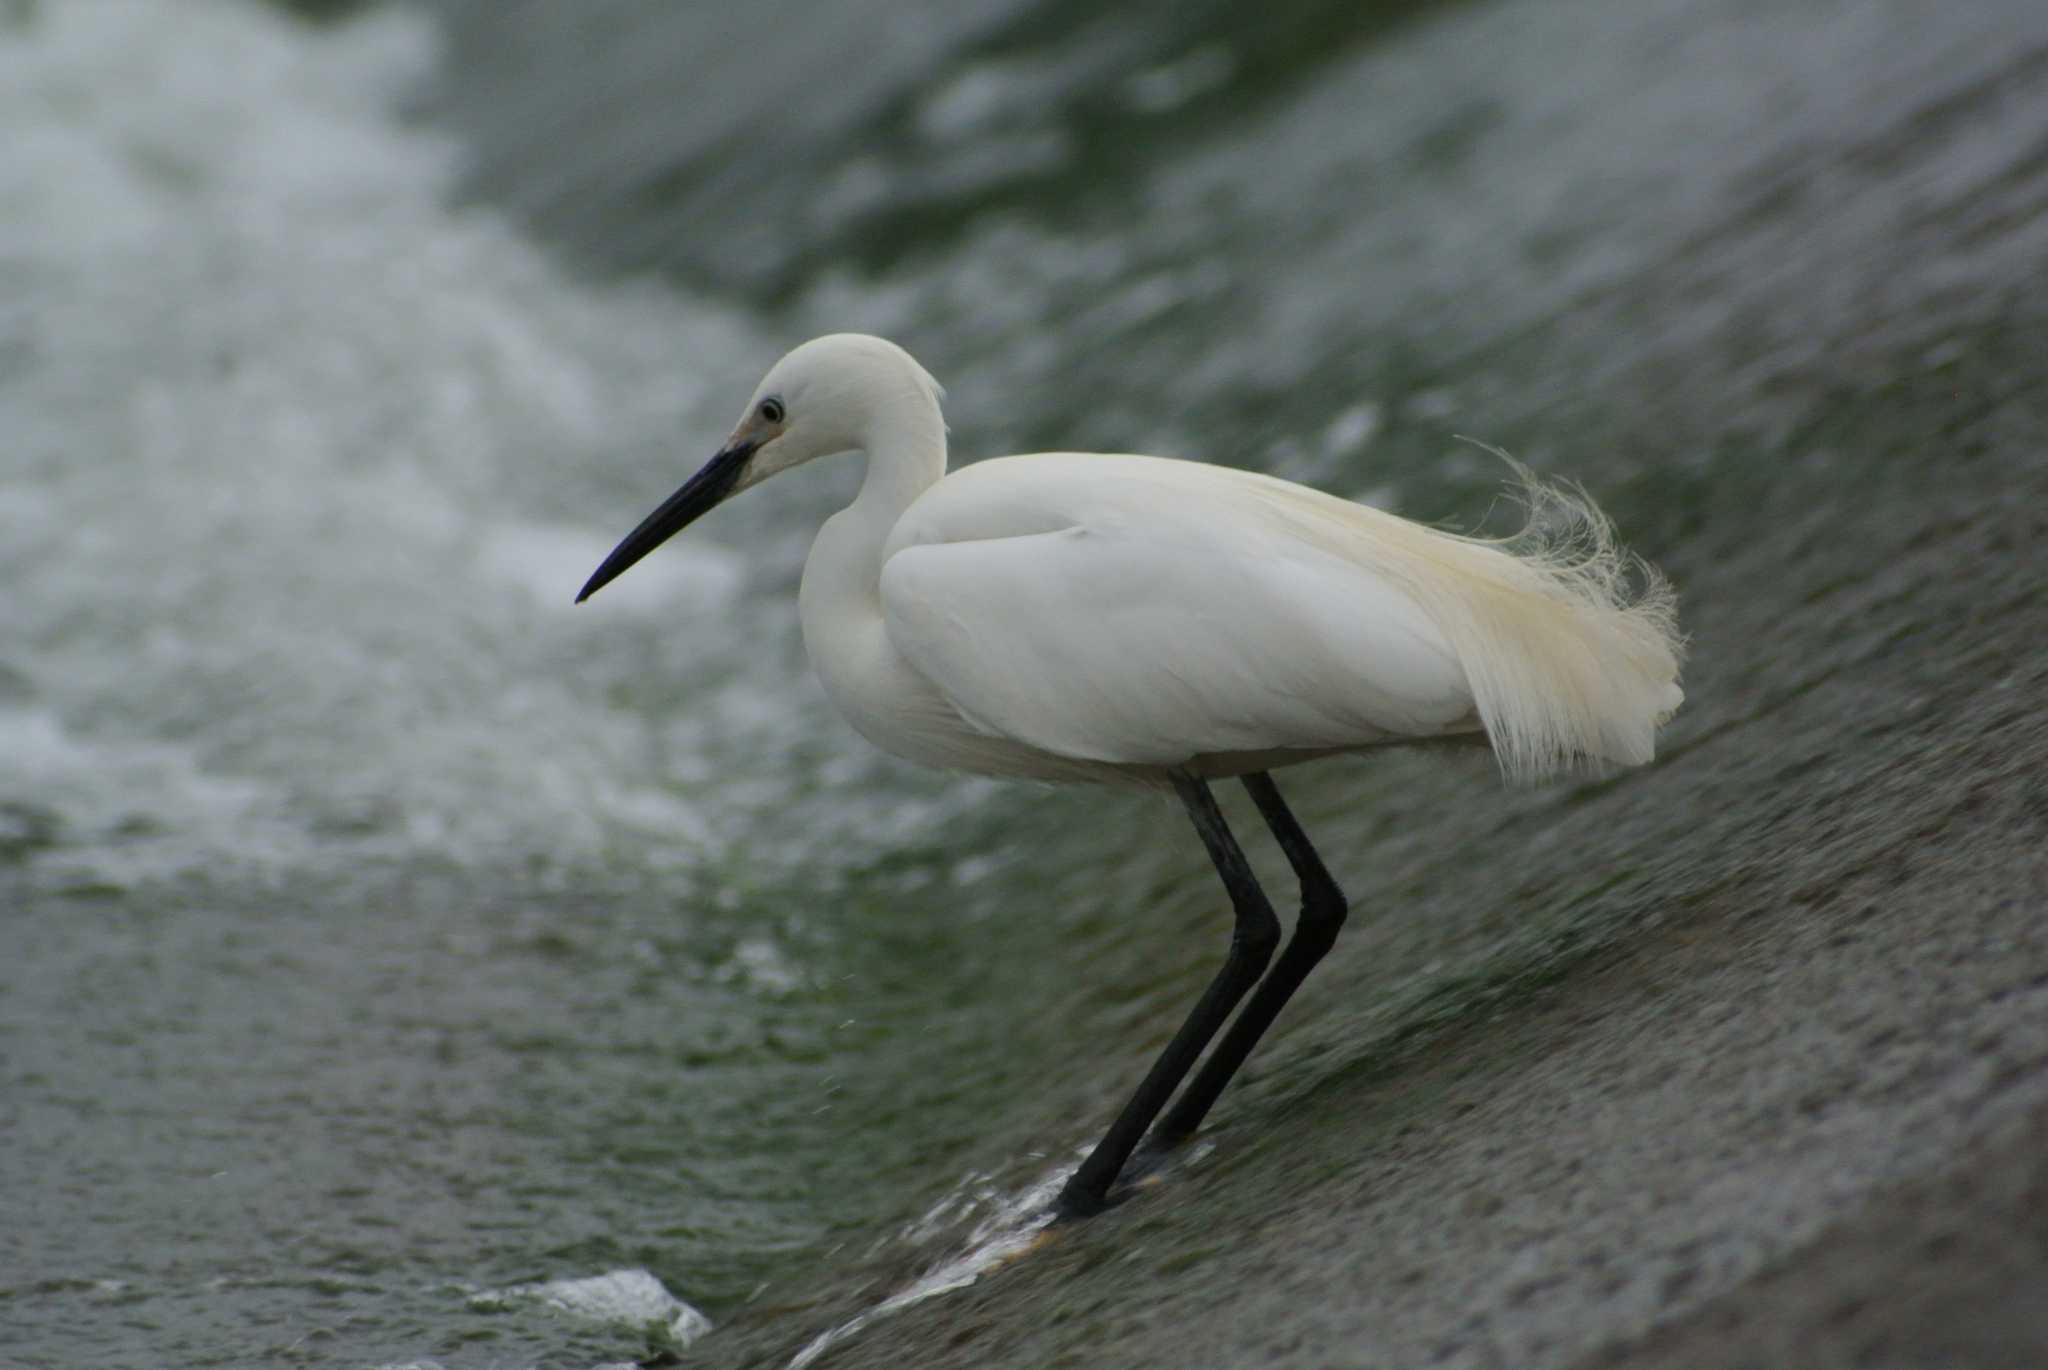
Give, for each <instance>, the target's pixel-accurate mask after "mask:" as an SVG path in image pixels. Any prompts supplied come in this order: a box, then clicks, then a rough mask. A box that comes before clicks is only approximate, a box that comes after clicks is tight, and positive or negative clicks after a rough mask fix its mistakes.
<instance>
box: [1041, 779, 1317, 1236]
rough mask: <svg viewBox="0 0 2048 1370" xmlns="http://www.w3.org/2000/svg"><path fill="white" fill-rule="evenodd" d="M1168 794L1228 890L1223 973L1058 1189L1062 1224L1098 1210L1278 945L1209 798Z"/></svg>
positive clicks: (1247, 870)
mask: <svg viewBox="0 0 2048 1370" xmlns="http://www.w3.org/2000/svg"><path fill="white" fill-rule="evenodd" d="M1173 788H1174V791H1175V792H1176V793H1178V794H1179V795H1180V800H1181V803H1183V804H1185V805H1186V806H1187V810H1188V817H1190V818H1192V819H1193V820H1194V822H1195V831H1196V832H1198V833H1200V834H1201V835H1202V844H1203V845H1204V846H1206V847H1207V848H1208V849H1209V859H1210V860H1211V861H1213V862H1215V863H1216V873H1217V874H1218V875H1221V876H1222V877H1223V884H1224V887H1225V888H1226V889H1228V890H1229V891H1230V903H1231V907H1232V908H1233V909H1234V910H1235V911H1236V914H1237V926H1236V928H1235V929H1234V930H1233V931H1232V932H1231V934H1230V954H1229V955H1228V956H1226V957H1224V959H1223V968H1222V969H1221V970H1219V971H1217V972H1216V978H1215V979H1214V980H1212V981H1210V982H1209V988H1208V989H1206V990H1204V991H1203V993H1202V997H1201V998H1200V999H1199V1000H1197V1001H1196V1002H1195V1007H1194V1011H1193V1012H1191V1013H1189V1014H1188V1019H1187V1021H1186V1022H1185V1023H1182V1024H1181V1027H1180V1031H1179V1032H1176V1033H1175V1034H1174V1035H1173V1040H1172V1041H1171V1042H1168V1043H1167V1044H1166V1050H1164V1051H1162V1052H1160V1053H1159V1059H1158V1060H1157V1061H1155V1062H1153V1065H1152V1069H1151V1071H1150V1072H1149V1073H1147V1074H1146V1076H1145V1079H1144V1082H1143V1083H1142V1084H1140V1085H1139V1086H1138V1089H1137V1092H1136V1093H1135V1094H1133V1095H1131V1101H1130V1102H1129V1103H1127V1104H1125V1105H1124V1111H1123V1112H1122V1113H1119V1114H1118V1115H1117V1118H1116V1121H1115V1122H1114V1123H1111V1124H1110V1126H1109V1131H1108V1132H1106V1133H1104V1134H1103V1138H1102V1140H1101V1141H1100V1142H1098V1143H1096V1146H1095V1150H1093V1151H1091V1152H1089V1153H1088V1159H1087V1160H1085V1161H1083V1162H1081V1168H1080V1169H1079V1170H1076V1171H1075V1172H1074V1174H1073V1176H1072V1178H1070V1179H1069V1180H1068V1181H1067V1183H1066V1187H1065V1188H1064V1189H1062V1190H1060V1197H1059V1210H1060V1212H1061V1213H1062V1214H1064V1215H1066V1216H1068V1217H1074V1218H1081V1217H1087V1216H1088V1215H1089V1214H1091V1213H1099V1212H1101V1211H1102V1209H1103V1208H1104V1207H1105V1206H1106V1204H1107V1203H1108V1195H1109V1186H1110V1185H1111V1184H1112V1183H1114V1182H1115V1180H1116V1177H1117V1172H1118V1171H1120V1170H1122V1169H1123V1168H1124V1162H1125V1161H1127V1160H1129V1159H1130V1155H1131V1152H1132V1151H1133V1150H1135V1149H1136V1148H1137V1145H1138V1140H1139V1139H1140V1138H1141V1137H1143V1136H1144V1135H1145V1129H1146V1128H1148V1127H1150V1126H1151V1125H1152V1120H1153V1119H1154V1118H1156V1117H1158V1116H1159V1110H1160V1109H1161V1108H1163V1107H1165V1105H1166V1101H1167V1099H1168V1098H1169V1097H1171V1095H1172V1094H1173V1091H1174V1087H1175V1086H1176V1085H1178V1084H1179V1083H1180V1082H1181V1080H1182V1079H1183V1078H1184V1077H1185V1076H1186V1075H1187V1073H1188V1069H1189V1067H1191V1066H1193V1065H1194V1063H1195V1059H1196V1058H1197V1057H1199V1056H1200V1055H1201V1054H1202V1048H1203V1047H1205V1046H1207V1045H1208V1044H1209V1039H1210V1038H1211V1037H1214V1036H1215V1035H1216V1030H1217V1029H1218V1028H1220V1027H1221V1026H1223V1020H1224V1019H1226V1018H1228V1017H1229V1016H1230V1011H1231V1010H1232V1009H1234V1008H1236V1007H1237V1002H1238V1000H1240V999H1242V998H1244V995H1245V991H1246V990H1249V989H1250V988H1251V987H1252V986H1253V985H1254V984H1256V983H1258V979H1259V975H1260V973H1261V972H1263V971H1264V970H1265V969H1266V963H1267V962H1268V961H1270V960H1272V959H1273V948H1274V947H1275V946H1277V945H1279V942H1280V920H1279V919H1277V918H1275V917H1274V916H1273V906H1272V905H1271V904H1270V903H1268V902H1267V901H1266V895H1265V892H1264V891H1263V890H1261V889H1260V888H1259V882H1258V879H1257V878H1256V877H1255V876H1254V875H1253V874H1252V868H1251V863H1250V862H1249V861H1246V860H1245V858H1244V852H1243V850H1242V849H1241V848H1239V847H1238V845H1237V839H1236V838H1234V837H1232V836H1231V835H1230V828H1229V825H1227V824H1226V823H1225V822H1224V821H1223V811H1222V810H1221V809H1219V808H1217V807H1216V797H1215V796H1214V795H1212V794H1210V793H1209V787H1208V786H1207V785H1205V784H1203V783H1202V782H1201V781H1199V780H1196V779H1195V778H1194V777H1193V776H1185V775H1176V776H1175V777H1174V778H1173Z"/></svg>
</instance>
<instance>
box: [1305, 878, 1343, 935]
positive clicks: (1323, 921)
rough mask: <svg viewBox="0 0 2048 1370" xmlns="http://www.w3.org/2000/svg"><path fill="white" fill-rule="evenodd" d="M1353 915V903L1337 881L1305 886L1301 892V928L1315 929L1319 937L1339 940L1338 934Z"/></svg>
mask: <svg viewBox="0 0 2048 1370" xmlns="http://www.w3.org/2000/svg"><path fill="white" fill-rule="evenodd" d="M1350 915H1351V901H1350V900H1348V899H1346V898H1345V897H1344V891H1343V890H1341V889H1339V888H1338V887H1337V883H1336V881H1334V880H1332V881H1328V882H1318V883H1316V884H1313V885H1307V886H1304V887H1303V889H1302V891H1301V926H1302V928H1303V929H1314V930H1315V932H1316V934H1317V935H1318V936H1319V937H1322V938H1325V939H1327V940H1329V941H1332V942H1334V941H1336V940H1337V932H1338V930H1339V929H1341V928H1342V927H1343V926H1344V920H1345V919H1346V918H1348V917H1350Z"/></svg>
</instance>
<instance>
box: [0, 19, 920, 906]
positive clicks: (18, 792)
mask: <svg viewBox="0 0 2048 1370" xmlns="http://www.w3.org/2000/svg"><path fill="white" fill-rule="evenodd" d="M437 48H438V39H437V34H436V30H435V29H434V27H433V26H432V24H431V23H430V22H428V20H427V19H426V18H425V17H423V16H422V15H420V14H418V13H415V12H412V11H409V10H404V9H400V8H396V7H380V8H378V9H375V10H374V11H372V12H370V13H369V14H367V15H366V16H364V17H361V18H359V19H356V20H354V21H351V22H349V23H346V24H343V25H340V26H330V27H324V28H317V29H316V28H313V27H309V26H306V25H303V24H301V23H298V22H296V21H294V20H292V19H291V18H289V17H288V16H286V15H283V14H281V13H279V12H277V11H275V10H272V9H271V8H269V7H267V6H262V5H258V4H255V3H253V2H252V0H176V2H175V3H169V2H167V0H155V2H154V3H151V2H150V0H95V2H94V3H89V4H87V3H80V4H68V3H67V4H55V5H41V6H36V7H32V8H31V9H30V10H29V11H28V17H27V18H26V19H25V20H22V21H17V22H15V23H14V24H12V25H11V26H10V27H9V29H8V31H7V34H6V41H5V42H4V43H0V127H4V128H5V129H6V130H7V137H6V138H5V139H0V433H4V434H5V435H6V440H5V446H4V450H0V460H4V462H5V463H6V471H5V475H6V479H7V484H8V486H9V498H8V499H7V500H6V501H4V502H0V575H4V576H5V578H6V582H7V583H8V584H9V585H10V586H14V587H22V588H20V589H18V590H17V592H16V593H12V594H10V595H8V596H6V597H5V598H4V601H0V644H4V650H5V652H6V653H7V656H6V658H5V659H4V660H0V667H5V668H6V671H7V679H8V680H9V682H10V683H11V684H15V685H19V686H20V688H19V689H18V690H12V691H11V693H10V697H9V698H8V699H7V701H6V703H7V705H8V707H11V708H13V709H15V710H16V712H15V713H14V714H13V715H12V716H10V717H9V718H6V719H0V729H4V730H6V731H7V733H8V735H9V736H10V737H12V738H14V739H15V740H16V741H17V742H18V743H19V744H20V747H21V750H20V751H19V752H18V753H17V752H16V751H10V753H9V755H10V760H12V758H13V757H14V756H15V755H17V754H19V755H22V756H24V757H25V758H26V760H25V761H24V763H23V764H20V765H10V766H9V767H8V768H7V770H6V773H5V774H0V800H6V801H11V802H16V803H22V804H28V805H31V806H33V807H35V808H36V809H37V810H39V811H44V812H48V813H51V814H53V815H54V816H55V818H56V820H57V821H56V825H55V826H56V830H57V843H56V845H55V847H53V848H52V849H51V850H49V851H47V852H45V853H43V854H42V855H41V856H39V857H38V858H37V862H38V868H39V869H41V870H44V872H45V873H47V874H49V875H50V876H51V877H52V878H56V879H62V880H74V879H77V878H80V877H81V876H83V877H85V878H89V879H99V880H108V881H115V882H120V883H124V884H125V883H129V882H133V881H135V880H139V879H150V878H155V877H160V876H167V875H175V874H178V873H180V872H206V873H208V874H209V875H210V876H212V877H215V878H221V877H225V878H235V872H238V871H239V872H243V873H248V872H251V871H254V872H256V873H257V874H258V875H259V876H263V875H267V876H277V875H279V874H281V873H287V872H293V871H303V870H306V869H308V868H314V869H321V868H333V869H346V870H354V869H357V868H358V867H360V865H361V863H362V862H363V861H364V860H365V859H366V858H368V859H372V860H390V861H399V862H410V861H418V860H429V861H433V862H436V863H453V864H455V865H457V866H472V865H473V866H479V867H489V868H497V867H501V866H502V867H504V868H507V869H518V870H521V871H523V872H529V873H531V872H537V874H533V875H531V877H530V878H533V879H539V880H546V879H549V878H553V877H552V876H551V875H550V873H555V874H556V875H560V874H561V873H563V872H570V873H573V872H574V871H577V870H586V869H600V870H610V869H613V868H614V867H616V866H617V865H618V864H619V863H620V862H622V861H623V862H625V863H626V864H627V865H628V866H630V867H633V868H638V869H643V870H662V869H669V868H675V867H689V866H694V865H698V864H701V863H702V862H703V861H705V860H706V859H707V858H712V857H715V855H716V854H717V852H718V851H719V850H721V849H722V847H723V844H724V843H725V842H726V841H728V840H729V839H730V837H731V836H732V832H733V830H734V829H735V828H738V829H741V830H744V829H745V827H746V826H747V825H748V824H749V823H751V822H754V821H756V819H757V818H758V819H759V821H761V822H774V821H777V820H778V818H779V816H780V815H782V814H784V813H785V812H789V813H792V814H794V815H795V817H793V818H792V820H791V821H793V822H794V821H797V820H798V819H800V821H801V823H802V824H803V825H804V830H805V833H806V837H805V839H804V842H799V843H794V844H784V843H762V844H760V845H761V847H762V849H763V850H766V851H771V852H776V853H781V852H784V851H787V852H789V853H790V855H791V857H792V859H802V858H803V857H804V856H805V854H806V849H805V842H812V841H814V842H815V843H816V844H818V845H817V846H816V847H815V850H818V851H825V850H831V849H832V844H835V843H837V844H843V843H845V842H846V841H847V840H848V839H849V837H853V838H855V839H856V840H857V838H858V836H859V834H860V833H862V832H864V831H867V830H868V829H872V830H873V832H874V833H875V834H876V835H882V834H886V833H887V832H889V831H891V830H893V829H894V828H895V827H896V826H897V825H898V824H899V822H900V820H901V817H902V816H901V814H899V813H897V812H896V811H895V809H894V808H893V807H892V801H890V800H889V799H888V798H887V797H886V796H883V797H880V798H877V797H874V796H870V797H868V798H867V799H866V801H865V802H862V803H847V802H844V801H845V799H846V797H847V795H846V791H845V789H843V788H836V789H834V791H833V792H832V793H831V794H829V795H827V796H825V798H827V799H829V800H831V801H833V802H821V803H818V804H815V805H813V806H812V807H810V808H808V809H804V810H802V811H801V812H800V813H799V812H798V811H797V810H796V809H794V808H792V806H791V805H790V803H789V802H788V801H789V800H790V797H791V796H792V794H794V793H801V794H804V795H810V796H815V795H817V793H818V787H817V785H816V784H815V782H814V781H813V779H812V778H811V777H810V776H809V775H807V774H806V773H805V770H804V763H803V762H802V761H801V760H800V759H799V758H801V757H804V756H808V755H814V754H816V753H817V752H818V751H819V750H821V749H820V747H819V746H818V743H817V738H818V736H819V734H820V733H822V732H826V731H828V730H829V731H831V733H832V735H833V737H834V739H835V741H834V742H833V743H829V744H827V746H826V747H824V748H823V749H822V750H825V751H827V752H828V753H829V752H830V751H831V750H832V749H833V748H834V747H835V746H843V747H845V748H847V749H849V750H850V749H852V748H855V747H858V746H859V745H860V744H859V743H858V742H857V740H855V739H853V738H852V737H851V736H850V735H849V734H845V733H844V732H843V730H842V729H840V728H839V726H838V725H837V723H836V721H835V720H833V719H832V718H831V717H830V716H829V715H828V714H827V713H826V712H825V711H823V710H822V709H820V708H819V707H818V703H819V701H818V698H817V694H816V687H815V686H814V685H813V684H812V683H811V682H810V681H809V680H808V678H807V677H806V676H805V674H804V673H803V672H802V670H801V664H800V661H793V660H792V658H791V655H790V653H789V650H788V649H789V647H790V645H791V644H792V643H793V642H794V640H795V633H794V625H793V622H792V620H791V614H790V611H789V609H788V607H787V606H786V604H785V603H784V601H785V600H786V598H787V593H788V592H787V586H788V584H789V583H790V582H791V581H793V579H794V576H795V570H796V561H797V560H798V559H799V558H800V557H801V555H802V552H803V547H804V545H805V543H806V541H807V538H806V537H804V536H799V535H796V534H797V532H799V531H800V530H801V527H802V526H803V525H805V524H807V523H810V522H812V521H814V520H815V518H816V517H817V515H818V513H819V512H820V511H818V510H817V509H815V508H812V507H809V506H808V505H807V504H806V501H805V498H804V495H803V493H802V492H803V490H805V489H806V488H809V489H812V490H814V491H816V490H821V489H822V488H823V487H822V486H818V485H816V484H813V485H811V486H809V487H806V486H805V485H804V484H803V483H801V482H792V488H790V489H785V490H778V491H777V492H776V493H775V494H774V495H773V496H771V497H762V498H758V499H756V500H748V501H741V502H739V503H738V504H736V505H735V506H734V508H733V509H731V510H729V511H728V510H721V511H720V512H719V514H718V515H717V516H716V517H715V518H714V519H713V520H711V521H710V522H709V525H708V526H707V527H705V528H704V529H702V530H692V534H691V536H690V537H688V538H686V539H683V540H680V541H679V542H678V543H677V544H676V545H674V546H672V547H668V548H664V549H663V550H662V551H661V552H660V553H659V554H657V555H656V556H654V557H651V558H649V559H648V561H647V562H645V563H643V564H642V565H641V566H639V567H637V568H635V570H634V572H633V574H632V575H631V576H629V577H626V578H624V579H623V580H622V581H621V582H619V583H618V584H617V585H615V586H612V587H610V588H608V589H607V590H606V591H605V593H604V595H603V597H602V598H600V599H598V600H596V601H594V602H593V603H592V604H591V605H589V606H586V607H584V608H582V609H574V608H572V606H571V597H572V596H573V594H574V593H575V590H576V589H577V587H578V586H579V585H580V584H581V583H582V580H583V577H584V576H586V575H587V574H588V573H589V571H590V569H591V568H592V567H593V566H595V565H596V563H597V561H598V560H599V559H600V558H601V557H602V556H603V554H604V553H605V551H607V550H608V549H609V547H610V546H611V544H612V542H613V541H614V540H616V538H617V537H618V536H620V535H621V534H623V533H624V532H625V531H626V530H627V529H628V528H630V527H631V526H632V525H633V524H634V523H635V522H637V521H638V519H639V518H640V517H641V515H642V514H644V513H645V512H646V510H647V509H648V508H650V507H652V505H653V504H654V503H656V502H658V501H659V500H660V499H661V498H662V497H664V496H665V495H666V494H668V493H669V491H670V490H672V489H673V488H674V487H675V485H676V484H678V483H680V482H681V480H682V479H684V478H685V477H686V476H687V475H688V474H689V472H690V471H691V470H692V469H693V468H694V466H695V465H696V464H697V461H698V460H699V459H700V458H701V457H702V456H703V455H705V454H706V453H707V452H708V450H709V445H710V444H712V443H715V442H716V440H717V438H718V437H719V436H721V435H722V434H723V433H724V432H725V430H726V428H727V427H728V426H729V424H730V421H731V418H732V417H733V416H732V414H731V413H730V412H727V411H728V410H730V409H732V408H734V407H735V406H736V405H737V404H738V403H739V402H740V401H741V400H742V399H743V398H744V396H745V395H746V393H747V392H748V389H749V387H751V385H752V384H753V382H754V380H755V379H756V377H757V375H758V372H759V370H760V368H761V367H762V366H763V365H765V363H766V362H767V361H769V360H772V358H773V356H774V355H775V353H776V352H777V351H779V350H780V346H781V344H782V343H784V342H786V341H787V340H786V339H781V338H776V339H768V338H764V337H761V336H758V335H757V334H756V333H755V332H754V330H753V329H752V328H751V326H750V325H749V324H747V323H746V322H745V321H744V320H743V319H741V318H740V317H738V316H736V315H734V314H732V313H731V312H730V311H727V310H724V309H721V308H719V307H716V306H714V305H712V304H710V303H709V302H706V301H704V300H700V299H693V298H690V297H688V296H685V295H683V294H680V293H678V292H676V291H674V290H672V289H669V288H666V287H660V286H655V285H650V284H648V283H645V282H635V283H631V284H621V285H616V286H600V285H593V284H591V283H589V282H586V281H582V280H578V279H575V278H573V277H571V276H569V275H568V274H567V273H566V272H565V271H563V270H562V269H561V268H559V267H558V266H557V265H556V264H555V263H554V262H552V261H551V260H550V259H549V258H548V257H547V256H546V255H545V254H543V253H542V252H540V251H538V250H537V249H536V248H534V247H533V246H532V245H531V244H529V243H528V242H526V241H525V240H524V239H523V238H522V237H521V236H520V235H519V234H518V233H517V232H516V231H514V230H513V229H512V228H511V227H509V226H508V224H507V223H506V222H505V221H503V220H502V219H501V218H500V217H498V216H497V215H495V214H494V213H492V212H490V211H487V210H483V209H476V208H456V207H453V204H454V200H455V186H456V176H457V174H458V171H459V150H458V149H457V147H456V146H455V145H454V144H453V143H451V142H450V141H448V140H446V139H445V138H443V137H441V136H440V135H437V134H436V133H434V132H432V131H431V130H428V129H425V128H422V127H420V126H418V125H417V124H416V123H409V122H407V121H405V120H403V119H402V118H401V116H400V114H399V113H398V107H399V104H400V102H401V101H402V99H403V98H404V97H405V94H406V92H407V91H409V90H410V89H411V88H413V86H414V85H415V84H416V83H417V81H418V80H419V79H420V78H421V77H422V76H423V75H424V74H427V73H429V72H431V71H432V70H433V67H434V64H435V63H436V62H437V60H438V51H437ZM742 543H744V544H745V545H744V547H743V548H741V547H740V546H739V544H742ZM756 584H758V585H760V586H761V587H762V591H761V592H756V591H754V590H753V589H752V587H753V586H754V585H756ZM17 678H18V679H17ZM735 775H743V776H744V780H745V782H746V783H745V784H744V785H743V786H738V787H735V786H733V784H732V783H731V782H732V779H733V777H734V776H735ZM873 779H874V776H873V774H872V773H871V772H870V773H864V774H863V775H861V776H859V777H856V778H854V779H852V780H849V782H848V784H849V785H855V784H861V783H871V782H872V781H873ZM906 802H907V803H909V804H910V805H911V807H912V808H913V810H914V811H916V812H920V813H921V812H923V811H924V807H925V805H926V804H928V803H929V800H928V798H926V797H920V796H918V795H917V794H915V793H913V794H912V795H911V797H910V798H909V799H908V800H907V801H906ZM761 815H767V817H765V818H762V817H760V816H761ZM722 825H723V826H722ZM137 833H142V834H146V837H145V838H144V839H142V840H138V839H137V837H136V834H137ZM757 835H758V834H757ZM508 857H511V858H514V859H513V860H512V861H510V862H508V861H507V858H508ZM522 878H528V877H522ZM564 878H566V877H564Z"/></svg>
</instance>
